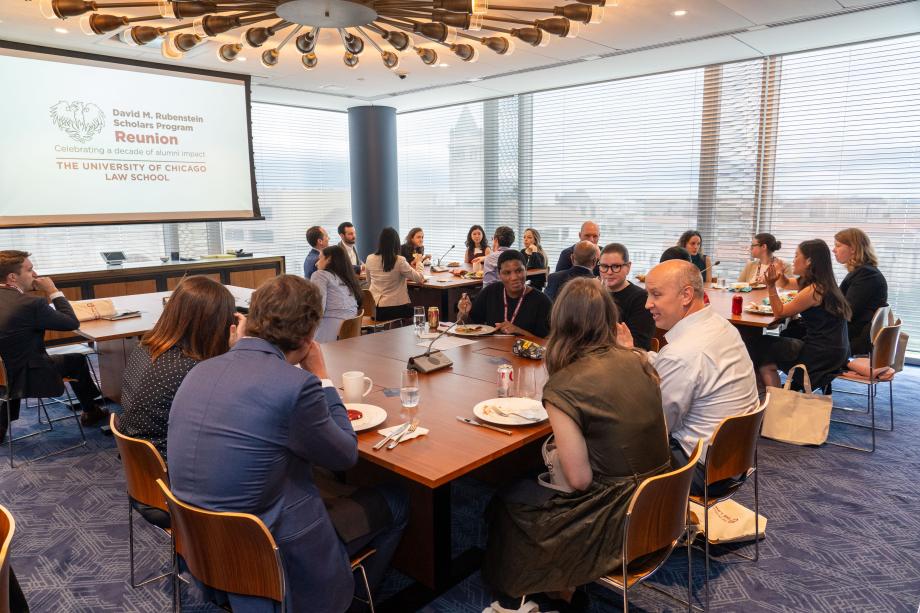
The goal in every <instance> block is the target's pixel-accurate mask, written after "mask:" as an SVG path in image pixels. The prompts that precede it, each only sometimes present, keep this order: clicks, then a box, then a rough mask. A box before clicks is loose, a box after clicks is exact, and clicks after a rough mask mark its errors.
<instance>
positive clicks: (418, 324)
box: [412, 306, 427, 338]
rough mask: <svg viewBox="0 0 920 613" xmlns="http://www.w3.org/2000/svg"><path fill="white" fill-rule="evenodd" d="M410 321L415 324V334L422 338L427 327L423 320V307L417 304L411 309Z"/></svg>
mask: <svg viewBox="0 0 920 613" xmlns="http://www.w3.org/2000/svg"><path fill="white" fill-rule="evenodd" d="M412 323H413V324H415V336H417V337H418V338H422V334H423V333H424V332H425V328H426V327H427V325H426V322H425V307H423V306H417V307H415V309H413V311H412Z"/></svg>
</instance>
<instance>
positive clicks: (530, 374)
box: [515, 367, 537, 398]
mask: <svg viewBox="0 0 920 613" xmlns="http://www.w3.org/2000/svg"><path fill="white" fill-rule="evenodd" d="M515 374H516V375H517V381H516V383H517V392H516V394H515V395H516V396H517V397H518V398H536V397H537V373H536V369H535V368H533V367H521V368H518V369H517V372H516V373H515Z"/></svg>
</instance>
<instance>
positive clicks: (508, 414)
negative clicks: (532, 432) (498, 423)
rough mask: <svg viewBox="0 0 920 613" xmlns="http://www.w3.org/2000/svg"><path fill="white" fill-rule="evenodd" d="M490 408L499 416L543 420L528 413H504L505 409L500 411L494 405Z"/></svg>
mask: <svg viewBox="0 0 920 613" xmlns="http://www.w3.org/2000/svg"><path fill="white" fill-rule="evenodd" d="M491 408H492V410H493V411H495V412H496V413H498V414H499V415H500V416H501V417H520V418H521V419H526V420H528V421H543V418H542V417H530V416H528V415H521V414H520V413H506V412H505V411H502V410H501V409H500V408H498V407H496V406H493V407H491Z"/></svg>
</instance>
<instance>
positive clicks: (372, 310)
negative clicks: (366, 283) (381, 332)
mask: <svg viewBox="0 0 920 613" xmlns="http://www.w3.org/2000/svg"><path fill="white" fill-rule="evenodd" d="M361 310H362V311H364V314H365V315H367V316H368V317H370V318H371V319H377V303H376V302H374V295H373V294H372V293H371V290H369V289H367V288H366V287H365V288H364V289H362V290H361Z"/></svg>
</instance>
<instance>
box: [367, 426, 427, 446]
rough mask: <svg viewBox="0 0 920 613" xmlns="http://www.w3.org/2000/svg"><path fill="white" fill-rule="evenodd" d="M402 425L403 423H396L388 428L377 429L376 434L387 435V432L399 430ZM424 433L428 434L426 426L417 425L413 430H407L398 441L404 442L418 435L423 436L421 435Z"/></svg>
mask: <svg viewBox="0 0 920 613" xmlns="http://www.w3.org/2000/svg"><path fill="white" fill-rule="evenodd" d="M402 425H403V424H398V425H396V426H391V427H389V428H384V429H383V430H377V434H379V435H380V436H389V434H390V433H391V432H396V431H397V430H399V429H400V427H402ZM425 434H428V428H423V427H421V426H419V427H418V428H416V429H415V432H412V433H409V432H407V433H406V435H405V436H404V437H402V440H401V441H400V443H405V442H406V441H411V440H412V439H414V438H418V437H420V436H423V435H425Z"/></svg>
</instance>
